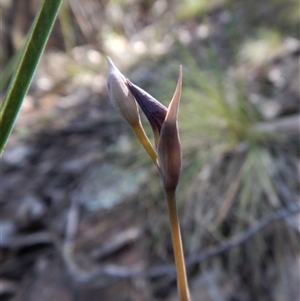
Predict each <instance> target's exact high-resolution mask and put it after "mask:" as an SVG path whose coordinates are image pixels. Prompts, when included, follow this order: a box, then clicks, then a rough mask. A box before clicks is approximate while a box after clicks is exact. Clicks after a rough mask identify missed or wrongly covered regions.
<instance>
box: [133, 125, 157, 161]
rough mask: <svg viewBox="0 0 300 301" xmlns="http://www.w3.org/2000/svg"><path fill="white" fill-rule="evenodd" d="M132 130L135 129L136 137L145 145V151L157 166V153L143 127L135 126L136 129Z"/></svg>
mask: <svg viewBox="0 0 300 301" xmlns="http://www.w3.org/2000/svg"><path fill="white" fill-rule="evenodd" d="M132 129H133V131H134V133H135V135H136V136H137V138H138V139H139V141H140V142H141V144H142V145H143V147H144V149H145V150H146V152H147V153H148V155H149V156H150V157H151V159H152V161H153V162H154V164H155V165H157V162H156V160H157V153H156V151H155V150H154V148H153V146H152V144H151V142H150V140H149V139H148V137H147V135H146V133H145V131H144V129H143V127H142V126H134V127H132Z"/></svg>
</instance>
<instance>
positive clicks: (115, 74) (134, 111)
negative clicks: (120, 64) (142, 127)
mask: <svg viewBox="0 0 300 301" xmlns="http://www.w3.org/2000/svg"><path fill="white" fill-rule="evenodd" d="M106 59H107V63H108V75H107V88H108V94H109V98H110V100H111V102H112V103H113V105H114V107H115V109H116V110H117V111H118V112H119V114H120V115H121V116H123V117H124V118H125V120H126V121H127V122H128V123H129V124H130V125H131V126H132V127H137V126H139V124H140V123H141V121H140V115H139V112H138V107H137V104H136V101H135V99H134V97H133V95H132V93H131V92H130V90H129V89H128V86H127V84H126V79H125V77H124V75H123V74H122V73H121V72H120V71H119V70H118V68H117V67H116V66H115V65H114V63H113V62H112V60H111V59H110V58H109V57H107V58H106Z"/></svg>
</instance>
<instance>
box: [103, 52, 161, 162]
mask: <svg viewBox="0 0 300 301" xmlns="http://www.w3.org/2000/svg"><path fill="white" fill-rule="evenodd" d="M107 63H108V76H107V88H108V94H109V98H110V100H111V102H112V103H113V105H114V107H115V109H116V110H117V111H118V112H119V113H120V115H121V116H123V117H124V118H125V120H126V121H127V122H128V123H129V125H130V126H131V127H132V129H133V131H134V133H135V134H136V136H137V138H138V139H139V140H140V142H141V144H142V145H143V147H144V148H145V150H146V151H147V153H148V154H149V156H150V157H151V159H152V161H153V162H154V163H155V164H156V160H157V153H156V150H155V149H154V148H153V146H152V144H151V142H150V140H149V138H148V137H147V135H146V133H145V131H144V129H143V126H142V123H141V118H140V114H139V111H138V107H137V104H136V101H135V99H134V96H133V94H132V93H131V92H130V90H129V88H128V85H127V82H126V79H125V77H124V75H123V74H122V73H121V72H120V71H119V70H118V68H117V67H116V66H115V65H114V63H113V62H112V60H111V59H110V58H109V57H107Z"/></svg>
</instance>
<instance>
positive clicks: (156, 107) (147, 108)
mask: <svg viewBox="0 0 300 301" xmlns="http://www.w3.org/2000/svg"><path fill="white" fill-rule="evenodd" d="M126 82H127V85H128V88H129V90H130V91H131V93H132V94H133V96H134V97H135V99H136V101H137V103H138V104H139V105H140V107H141V109H142V111H143V112H144V114H145V115H146V117H147V119H148V120H149V123H150V125H151V126H152V128H153V127H155V128H157V129H158V131H159V132H160V129H161V126H162V124H163V122H164V121H165V118H166V115H167V108H166V107H165V106H164V105H163V104H161V103H160V102H159V101H158V100H157V99H155V98H154V97H153V96H151V95H150V94H149V93H147V92H146V91H144V90H143V89H141V88H140V87H138V86H137V85H135V84H133V83H132V82H131V81H130V80H129V79H127V80H126Z"/></svg>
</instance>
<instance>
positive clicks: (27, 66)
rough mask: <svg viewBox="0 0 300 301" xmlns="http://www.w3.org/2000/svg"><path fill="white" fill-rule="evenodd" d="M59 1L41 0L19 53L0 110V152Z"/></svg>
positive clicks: (40, 52) (27, 85)
mask: <svg viewBox="0 0 300 301" xmlns="http://www.w3.org/2000/svg"><path fill="white" fill-rule="evenodd" d="M61 2H62V0H43V1H42V2H41V4H40V7H39V10H38V12H37V14H36V17H35V20H34V22H33V25H32V27H31V29H30V33H29V36H28V39H27V42H26V45H25V47H24V51H23V53H22V57H21V60H20V63H19V65H18V67H17V70H16V72H15V74H14V76H13V78H12V81H11V83H10V85H9V88H8V90H7V93H6V95H5V97H4V101H3V106H2V108H1V112H0V154H1V153H2V151H3V149H4V147H5V144H6V142H7V140H8V137H9V135H10V132H11V130H12V128H13V125H14V123H15V120H16V117H17V115H18V112H19V110H20V107H21V105H22V101H23V99H24V97H25V95H26V93H27V91H28V88H29V85H30V83H31V80H32V77H33V75H34V72H35V69H36V67H37V64H38V62H39V60H40V58H41V55H42V53H43V50H44V48H45V45H46V42H47V40H48V37H49V34H50V32H51V29H52V27H53V24H54V21H55V19H56V16H57V13H58V10H59V7H60V4H61Z"/></svg>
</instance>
